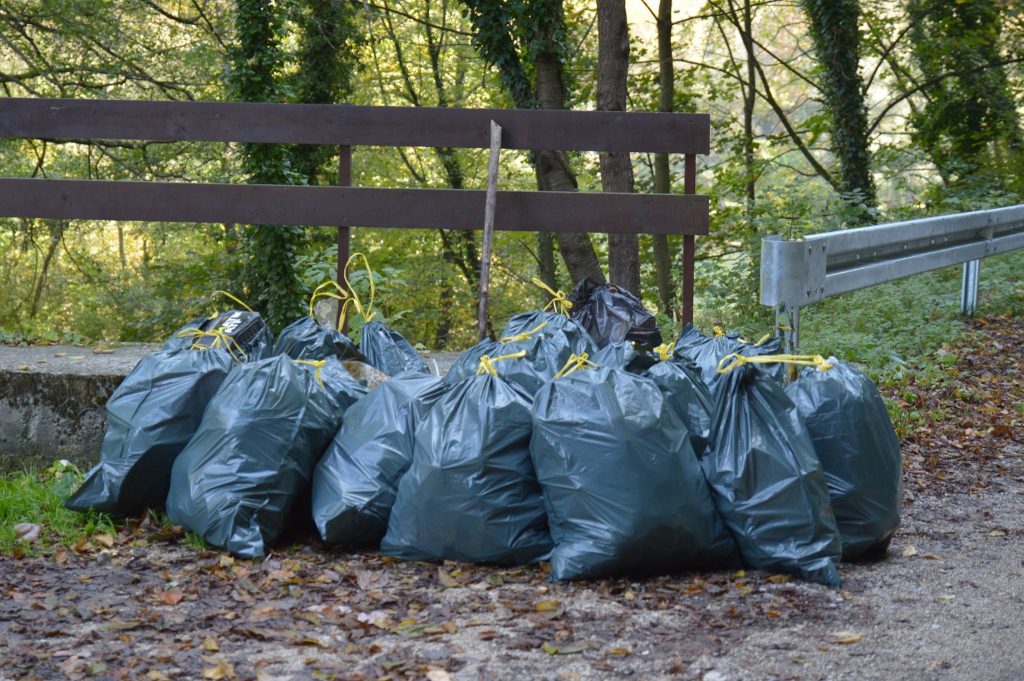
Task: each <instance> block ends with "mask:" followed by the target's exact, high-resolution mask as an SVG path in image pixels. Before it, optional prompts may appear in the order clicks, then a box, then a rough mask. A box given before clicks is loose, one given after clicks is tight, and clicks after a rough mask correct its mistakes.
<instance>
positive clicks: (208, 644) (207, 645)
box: [203, 636, 220, 653]
mask: <svg viewBox="0 0 1024 681" xmlns="http://www.w3.org/2000/svg"><path fill="white" fill-rule="evenodd" d="M203 650H209V651H211V652H214V653H216V652H217V651H219V650H220V646H219V645H218V644H217V639H215V638H214V637H212V636H207V637H206V638H205V639H203Z"/></svg>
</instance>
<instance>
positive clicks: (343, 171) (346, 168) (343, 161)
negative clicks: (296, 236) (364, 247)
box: [335, 144, 352, 333]
mask: <svg viewBox="0 0 1024 681" xmlns="http://www.w3.org/2000/svg"><path fill="white" fill-rule="evenodd" d="M338 186H339V187H351V186H352V147H350V146H349V145H347V144H343V145H341V146H340V147H338ZM349 227H350V226H349V225H338V278H337V282H338V284H339V285H340V286H342V287H343V288H344V287H345V265H346V263H348V258H349V251H350V250H351V246H350V241H351V230H350V229H349ZM340 321H341V301H340V300H339V301H338V319H337V321H336V322H335V325H337V323H338V322H340ZM347 331H348V320H347V319H346V320H345V324H344V325H343V326H342V327H341V332H342V333H346V332H347Z"/></svg>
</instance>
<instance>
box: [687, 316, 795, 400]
mask: <svg viewBox="0 0 1024 681" xmlns="http://www.w3.org/2000/svg"><path fill="white" fill-rule="evenodd" d="M781 342H782V341H781V339H779V338H767V339H762V340H761V341H760V342H748V341H746V340H743V339H742V338H740V335H739V334H738V333H723V332H722V331H721V330H720V329H718V327H715V334H714V335H712V336H705V335H704V334H702V333H701V332H700V331H698V330H697V329H696V328H694V327H693V325H691V324H687V325H686V326H685V327H683V330H682V333H680V334H679V339H678V340H677V341H676V345H675V349H674V350H673V353H672V355H673V358H675V359H677V360H680V361H690V362H692V363H693V364H695V365H696V366H697V368H698V369H700V377H701V379H703V381H704V383H706V384H707V385H708V387H709V388H711V389H714V387H715V384H716V383H718V378H719V374H718V363H719V362H720V361H721V360H722V359H723V358H724V357H726V356H728V355H731V354H733V353H738V354H740V355H744V356H747V357H753V356H756V355H774V354H777V353H778V352H779V348H780V345H781ZM763 370H764V371H766V372H767V373H769V374H770V375H771V376H772V377H773V378H775V379H776V380H777V381H779V382H780V383H781V382H782V380H783V376H784V371H785V369H784V367H783V365H782V364H773V365H766V366H765V367H764V369H763Z"/></svg>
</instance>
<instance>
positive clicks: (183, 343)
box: [160, 315, 217, 350]
mask: <svg viewBox="0 0 1024 681" xmlns="http://www.w3.org/2000/svg"><path fill="white" fill-rule="evenodd" d="M216 317H217V315H214V316H213V317H198V318H196V319H193V320H192V321H190V322H189V323H187V324H185V325H184V326H181V327H178V329H176V330H175V331H174V333H172V334H171V335H170V336H168V337H167V340H165V341H164V344H163V345H161V346H160V349H161V350H177V349H178V348H187V347H189V346H191V345H192V343H193V342H194V341H195V336H193V335H190V334H189V333H188V332H189V331H193V330H195V329H200V330H202V329H203V327H204V325H206V324H207V323H208V322H212V321H213V320H214V319H216Z"/></svg>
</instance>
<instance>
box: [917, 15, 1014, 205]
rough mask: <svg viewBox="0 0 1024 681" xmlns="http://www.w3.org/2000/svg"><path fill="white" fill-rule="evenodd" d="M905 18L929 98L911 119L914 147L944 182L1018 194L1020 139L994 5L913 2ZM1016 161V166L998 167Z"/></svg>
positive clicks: (997, 16)
mask: <svg viewBox="0 0 1024 681" xmlns="http://www.w3.org/2000/svg"><path fill="white" fill-rule="evenodd" d="M907 12H908V19H909V21H910V26H911V28H910V36H911V39H912V40H913V54H914V60H915V62H916V64H917V66H918V68H920V69H921V74H922V76H923V79H922V81H923V88H922V89H923V92H924V94H925V95H926V100H925V103H924V106H923V107H922V108H921V109H919V110H918V111H917V112H916V113H915V114H914V115H912V116H911V123H912V125H913V126H914V140H915V142H917V143H918V144H920V145H921V146H922V147H923V148H924V149H925V151H926V152H927V153H928V156H929V157H930V158H931V160H932V162H933V163H934V164H935V165H936V167H937V168H938V170H939V173H940V174H941V175H942V177H943V179H944V180H945V181H946V182H947V183H961V182H964V181H972V180H982V181H983V182H985V183H990V182H993V181H994V182H995V183H996V184H997V185H999V184H1002V185H1003V186H1004V187H1005V188H1009V187H1012V186H1013V185H1014V183H1016V185H1017V187H1018V188H1019V187H1020V186H1021V180H1020V179H1019V177H1018V176H1019V173H1020V171H1021V170H1022V167H1021V166H1022V163H1024V159H1022V152H1024V140H1022V133H1021V122H1020V115H1019V112H1018V110H1017V102H1016V101H1015V100H1014V97H1013V95H1012V94H1011V93H1010V89H1009V83H1008V81H1007V75H1006V70H1005V68H1004V66H1003V62H1004V57H1003V55H1002V53H1001V42H1002V20H1001V10H1000V5H999V3H993V2H991V1H990V0H962V1H958V2H956V3H952V2H943V1H940V0H912V1H911V2H910V3H909V4H908V6H907ZM1007 152H1008V153H1007ZM1014 159H1015V160H1016V164H1015V166H1016V167H1014V165H1009V166H1007V165H1004V164H1002V163H1000V161H1001V160H1002V161H1005V160H1014ZM981 174H984V175H985V177H979V175H981Z"/></svg>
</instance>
